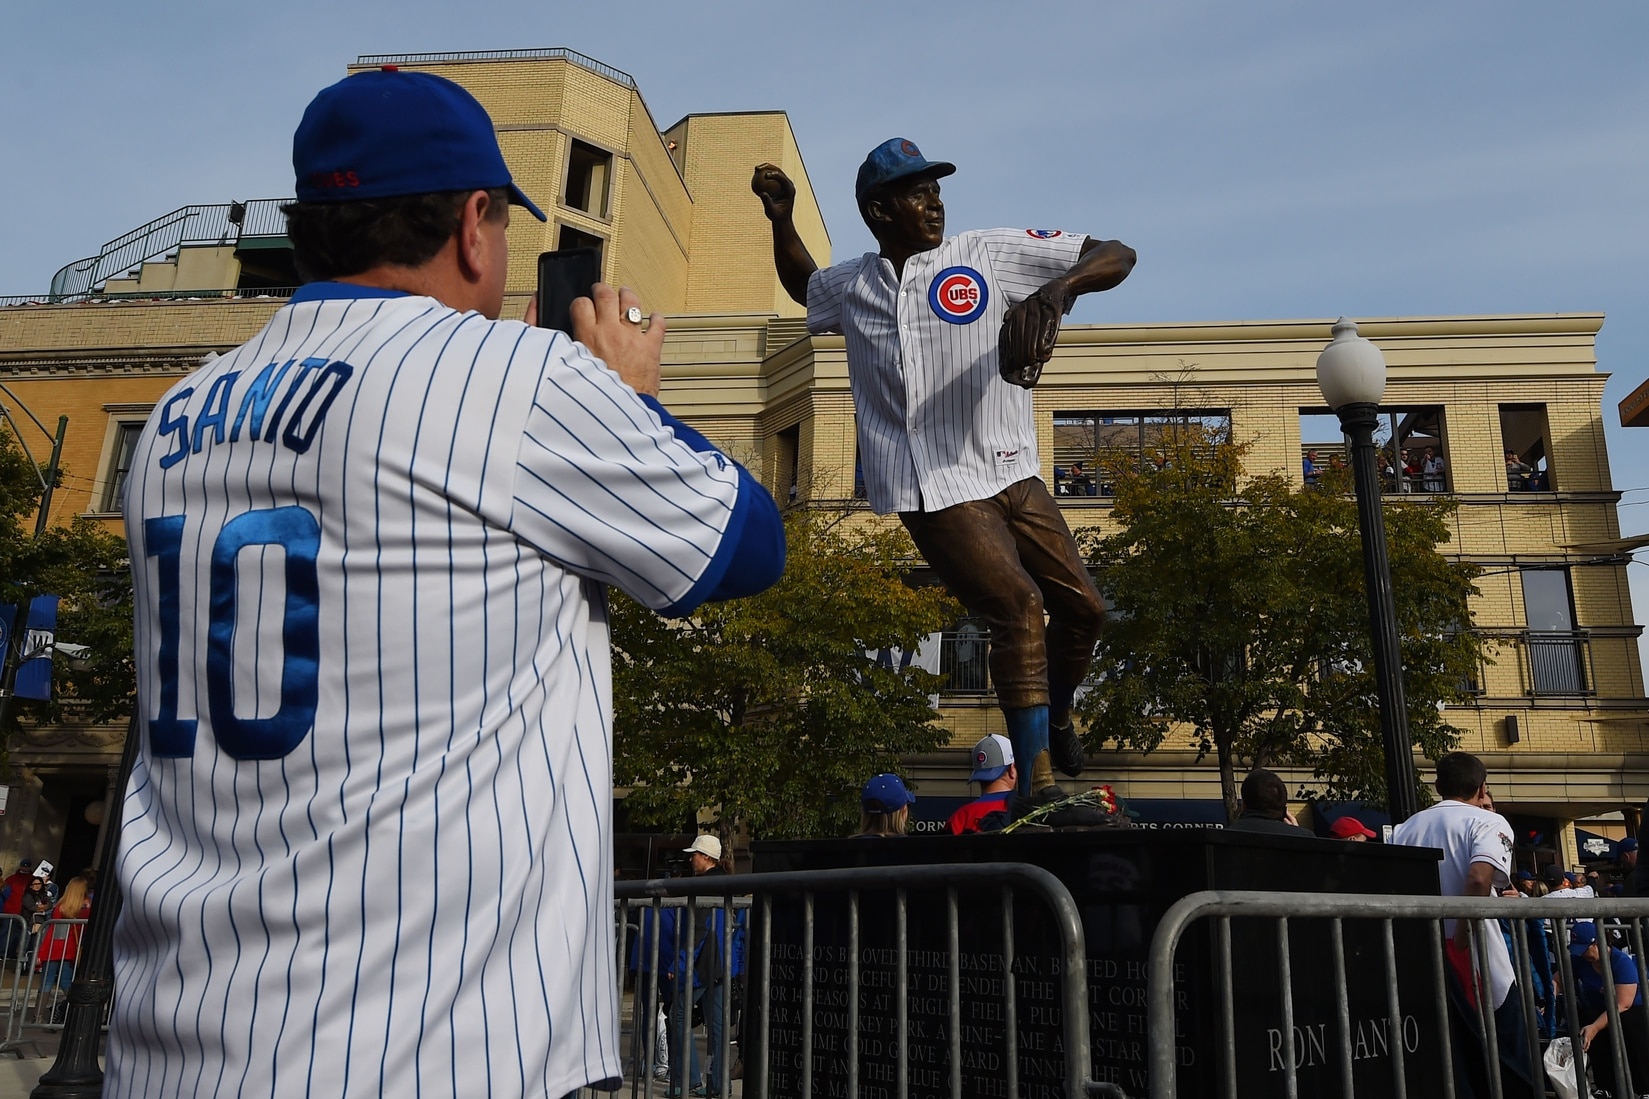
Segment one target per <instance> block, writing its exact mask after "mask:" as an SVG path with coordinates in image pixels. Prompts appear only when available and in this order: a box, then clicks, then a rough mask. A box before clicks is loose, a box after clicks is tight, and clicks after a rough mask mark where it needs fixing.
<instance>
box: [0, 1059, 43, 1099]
mask: <svg viewBox="0 0 1649 1099" xmlns="http://www.w3.org/2000/svg"><path fill="white" fill-rule="evenodd" d="M56 1059H57V1056H56V1054H53V1055H52V1056H50V1057H28V1058H25V1059H24V1060H21V1061H17V1060H13V1059H12V1058H10V1057H0V1099H28V1094H29V1092H31V1091H33V1090H34V1085H35V1084H37V1083H39V1082H40V1074H41V1073H42V1072H45V1071H46V1070H47V1069H49V1068H51V1067H52V1062H53V1061H54V1060H56Z"/></svg>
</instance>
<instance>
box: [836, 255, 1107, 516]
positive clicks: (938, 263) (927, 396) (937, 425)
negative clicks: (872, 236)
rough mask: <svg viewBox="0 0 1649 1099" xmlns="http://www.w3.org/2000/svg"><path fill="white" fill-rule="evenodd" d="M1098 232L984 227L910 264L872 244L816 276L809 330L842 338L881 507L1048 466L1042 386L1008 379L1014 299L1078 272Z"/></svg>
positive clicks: (967, 490) (862, 455)
mask: <svg viewBox="0 0 1649 1099" xmlns="http://www.w3.org/2000/svg"><path fill="white" fill-rule="evenodd" d="M1087 239H1088V238H1087V237H1086V236H1084V235H1082V234H1080V233H1062V232H1060V231H1059V230H1057V229H985V230H979V231H975V232H970V233H963V234H961V235H960V236H955V237H948V238H946V239H945V241H944V242H943V243H942V244H940V245H939V247H937V248H934V249H931V250H929V251H926V252H918V253H916V254H915V255H913V256H911V257H910V258H909V259H907V260H906V261H905V269H904V273H903V276H902V277H901V276H898V275H895V274H894V273H893V264H892V263H890V262H889V261H888V260H886V259H884V258H882V257H881V256H879V255H877V254H876V253H874V252H867V253H865V254H864V255H863V256H860V257H858V258H857V259H850V260H844V261H843V262H841V263H838V264H836V265H835V266H833V267H829V268H826V269H824V270H821V271H817V272H815V273H814V274H813V276H812V278H811V279H810V280H809V281H808V284H807V328H808V331H810V332H813V333H816V334H817V333H823V332H840V333H842V334H843V336H844V337H845V339H846V343H847V371H848V379H849V381H850V382H851V384H852V386H853V405H854V411H855V413H856V414H857V417H858V431H859V461H860V463H861V465H862V466H863V469H864V477H865V488H866V490H867V494H868V496H869V499H870V506H871V507H872V508H873V509H874V510H875V511H877V512H878V513H881V514H886V513H887V512H890V511H939V510H940V509H942V508H947V507H950V506H951V505H952V504H960V503H965V502H967V501H969V500H984V499H987V498H989V497H991V496H994V495H996V494H997V493H998V492H1001V491H1002V490H1003V489H1004V488H1007V487H1008V486H1009V485H1011V484H1013V483H1014V482H1016V481H1022V480H1024V479H1025V478H1026V477H1035V476H1037V474H1038V473H1039V472H1040V471H1041V463H1040V460H1039V459H1038V457H1037V448H1036V424H1035V423H1034V421H1033V420H1032V418H1031V391H1030V390H1028V389H1023V388H1021V387H1019V386H1016V385H1013V384H1011V383H1009V382H1005V381H1003V380H1002V377H1001V375H1000V373H999V371H998V369H997V361H998V359H997V340H998V336H999V333H1000V332H1001V329H1002V317H1003V315H1004V314H1005V313H1006V312H1007V309H1008V306H1010V305H1012V304H1014V303H1015V302H1019V301H1023V300H1024V299H1026V298H1028V297H1030V296H1031V295H1032V294H1033V293H1035V292H1036V291H1037V290H1038V289H1040V288H1041V286H1042V285H1043V284H1044V283H1046V282H1047V281H1048V280H1050V279H1053V278H1057V277H1059V276H1060V275H1063V274H1065V273H1066V272H1067V271H1069V270H1070V269H1071V267H1072V265H1073V264H1075V263H1076V261H1077V260H1078V259H1079V258H1081V255H1082V245H1083V243H1084V242H1085V241H1086V240H1087Z"/></svg>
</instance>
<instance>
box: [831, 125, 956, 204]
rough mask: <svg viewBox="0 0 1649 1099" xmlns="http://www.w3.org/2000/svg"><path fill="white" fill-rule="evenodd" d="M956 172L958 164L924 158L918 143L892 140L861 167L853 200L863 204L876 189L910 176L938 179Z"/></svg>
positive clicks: (902, 139) (873, 150)
mask: <svg viewBox="0 0 1649 1099" xmlns="http://www.w3.org/2000/svg"><path fill="white" fill-rule="evenodd" d="M955 171H956V165H954V164H950V163H947V162H946V161H943V160H929V159H928V158H927V157H925V156H923V155H922V150H920V149H918V148H917V147H916V143H915V142H914V141H908V140H906V139H905V138H902V137H890V138H888V139H887V140H886V141H884V142H882V143H881V144H880V145H878V146H876V148H874V149H872V150H870V155H869V156H867V157H865V162H864V163H863V164H861V165H859V179H858V182H856V183H855V184H854V185H853V197H854V198H855V199H857V200H859V201H860V202H863V201H864V198H865V195H867V194H869V193H870V191H871V190H872V189H873V188H876V187H880V186H881V185H882V184H884V183H892V182H893V181H894V180H896V179H903V178H905V177H906V176H913V175H930V176H932V177H933V178H934V179H938V178H940V177H941V176H948V175H951V174H953V173H954V172H955Z"/></svg>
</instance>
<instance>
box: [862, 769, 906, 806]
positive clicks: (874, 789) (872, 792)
mask: <svg viewBox="0 0 1649 1099" xmlns="http://www.w3.org/2000/svg"><path fill="white" fill-rule="evenodd" d="M859 804H860V805H862V806H863V807H864V810H865V812H867V813H897V812H898V811H899V810H901V809H903V808H904V807H905V806H907V805H915V804H916V795H915V794H913V793H911V792H910V791H909V790H907V789H906V788H905V784H904V783H903V782H901V781H899V776H898V775H877V776H876V777H875V778H873V779H871V780H870V781H869V782H867V783H865V789H864V793H862V794H860V795H859Z"/></svg>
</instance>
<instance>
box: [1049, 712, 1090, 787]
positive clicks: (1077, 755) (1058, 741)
mask: <svg viewBox="0 0 1649 1099" xmlns="http://www.w3.org/2000/svg"><path fill="white" fill-rule="evenodd" d="M1048 751H1049V753H1050V754H1051V755H1052V756H1053V762H1054V766H1055V767H1058V768H1059V769H1060V770H1061V771H1063V772H1065V774H1067V775H1069V776H1070V777H1071V778H1077V777H1078V776H1080V775H1081V774H1082V768H1083V767H1084V766H1086V765H1087V763H1088V754H1087V752H1085V751H1084V750H1083V748H1082V738H1081V737H1079V736H1077V735H1076V728H1075V725H1074V724H1073V723H1072V722H1069V721H1067V722H1066V723H1065V724H1063V725H1050V726H1048Z"/></svg>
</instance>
